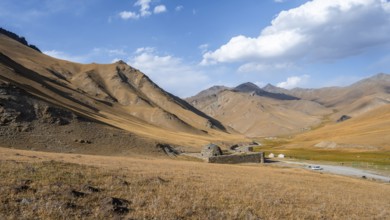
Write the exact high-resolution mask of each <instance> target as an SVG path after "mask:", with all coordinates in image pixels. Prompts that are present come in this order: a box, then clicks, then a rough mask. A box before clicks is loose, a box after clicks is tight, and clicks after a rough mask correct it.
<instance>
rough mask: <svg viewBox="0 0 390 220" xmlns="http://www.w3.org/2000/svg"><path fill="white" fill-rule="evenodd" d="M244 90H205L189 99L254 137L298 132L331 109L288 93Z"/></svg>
mask: <svg viewBox="0 0 390 220" xmlns="http://www.w3.org/2000/svg"><path fill="white" fill-rule="evenodd" d="M246 85H248V84H246ZM244 86H245V85H244ZM250 86H251V87H252V86H254V85H250ZM236 88H243V86H242V85H240V86H239V87H236ZM252 88H253V87H252ZM242 91H243V92H242ZM242 91H237V89H223V90H213V91H209V92H206V91H203V92H202V93H200V94H199V95H197V96H194V97H191V98H188V99H187V100H188V101H189V102H190V103H191V104H193V105H194V106H195V107H196V108H198V109H200V110H202V111H203V112H205V113H207V114H208V115H210V116H212V117H215V118H216V119H218V120H220V121H222V122H223V123H225V124H227V125H229V126H230V127H232V128H234V129H235V130H237V131H239V132H241V133H243V134H245V135H247V136H251V137H259V136H275V135H286V134H293V133H299V132H302V131H305V130H308V129H310V128H311V127H312V126H316V125H318V124H320V123H321V122H322V118H323V116H324V115H327V114H330V113H331V112H332V111H331V110H329V109H327V108H325V107H324V106H322V105H320V104H318V103H316V102H312V101H308V100H299V99H296V98H294V97H292V96H288V95H285V94H280V93H266V92H262V91H261V90H260V89H258V90H256V88H254V90H250V89H249V90H242Z"/></svg>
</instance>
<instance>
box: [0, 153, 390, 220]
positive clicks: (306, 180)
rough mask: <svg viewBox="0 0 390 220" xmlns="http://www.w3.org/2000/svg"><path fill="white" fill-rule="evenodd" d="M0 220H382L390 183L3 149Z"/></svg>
mask: <svg viewBox="0 0 390 220" xmlns="http://www.w3.org/2000/svg"><path fill="white" fill-rule="evenodd" d="M0 186H1V188H0V219H20V218H22V219H31V218H40V219H63V218H83V219H85V218H86V219H107V218H115V217H125V218H132V219H145V218H146V219H151V218H155V219H346V218H348V219H386V218H388V216H390V200H389V198H390V185H389V184H388V183H379V182H373V181H369V180H362V179H355V178H349V177H342V176H336V175H331V174H325V173H316V172H310V171H307V170H303V169H296V168H280V167H272V166H271V167H270V166H263V165H258V166H254V165H253V166H243V165H221V164H206V163H201V162H193V161H182V160H173V159H161V158H158V159H156V158H152V157H142V156H138V157H105V156H89V155H78V154H59V153H44V152H37V151H23V150H15V149H8V148H0Z"/></svg>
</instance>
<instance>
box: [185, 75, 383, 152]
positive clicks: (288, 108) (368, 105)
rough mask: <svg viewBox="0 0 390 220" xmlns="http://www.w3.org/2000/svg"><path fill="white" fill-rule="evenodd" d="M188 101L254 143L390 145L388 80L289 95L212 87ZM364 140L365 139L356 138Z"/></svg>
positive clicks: (253, 88)
mask: <svg viewBox="0 0 390 220" xmlns="http://www.w3.org/2000/svg"><path fill="white" fill-rule="evenodd" d="M186 100H187V101H188V102H189V103H191V104H192V105H194V107H196V108H198V109H200V110H201V111H203V112H205V113H206V114H209V115H210V116H212V117H215V118H216V119H218V120H220V121H221V122H223V123H224V124H226V125H228V126H231V127H232V128H234V129H235V130H237V131H239V132H241V133H243V134H245V135H247V136H250V137H273V136H291V135H297V136H296V137H297V139H296V140H295V141H296V142H297V143H302V141H306V140H309V139H312V140H311V141H310V144H311V145H310V146H314V145H315V144H316V143H319V142H321V141H320V140H324V141H325V140H335V141H337V142H343V141H344V142H346V143H353V144H355V145H358V144H360V145H364V144H367V145H369V144H374V145H377V146H387V147H388V146H389V143H390V135H388V134H390V117H384V115H387V114H388V111H389V106H390V105H389V104H390V75H389V74H384V73H380V74H377V75H375V76H372V77H370V78H367V79H363V80H361V81H358V82H356V83H354V84H352V85H350V86H346V87H329V88H320V89H302V88H295V89H291V90H287V89H283V88H279V87H276V86H274V85H271V84H268V85H266V86H265V87H263V88H260V87H258V86H257V85H255V84H253V83H250V82H247V83H243V84H240V85H238V86H237V87H234V88H228V87H225V86H214V87H211V88H209V89H206V90H204V91H202V92H200V93H199V94H197V95H195V96H193V97H189V98H187V99H186ZM374 112H376V113H377V114H374ZM379 118H381V120H379ZM348 119H351V120H350V121H348V122H344V120H348ZM351 123H352V124H351ZM358 124H359V129H356V130H354V128H355V126H357V125H358ZM324 126H325V128H322V127H324ZM319 128H320V129H319ZM326 128H327V129H330V130H332V131H336V130H338V131H339V134H343V135H341V136H340V137H339V138H335V137H337V136H338V135H335V134H334V132H330V131H329V130H327V129H326ZM370 129H371V130H370ZM312 130H315V132H314V131H312ZM352 130H353V131H354V132H355V134H354V135H352V133H354V132H352ZM349 131H351V132H349ZM302 133H304V134H305V135H303V134H302ZM331 133H332V134H333V135H330V134H331ZM311 134H313V138H311ZM314 134H315V135H314ZM360 135H361V136H364V137H365V138H357V136H360ZM345 136H351V137H349V138H345ZM298 137H300V138H298ZM336 139H337V140H336ZM297 145H299V144H296V145H295V146H297Z"/></svg>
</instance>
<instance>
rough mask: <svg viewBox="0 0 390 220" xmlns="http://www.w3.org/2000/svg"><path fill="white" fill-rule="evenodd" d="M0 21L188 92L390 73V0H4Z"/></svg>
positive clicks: (45, 44) (82, 57)
mask: <svg viewBox="0 0 390 220" xmlns="http://www.w3.org/2000/svg"><path fill="white" fill-rule="evenodd" d="M0 26H1V27H3V28H6V29H8V30H10V31H13V32H15V33H17V34H19V35H22V36H25V37H26V38H27V40H28V41H29V42H30V43H32V44H35V45H37V46H38V47H39V48H40V49H41V50H42V51H44V52H45V53H46V54H49V55H51V56H54V57H57V58H62V59H67V60H71V61H75V62H80V63H91V62H97V63H111V62H115V61H116V60H119V59H121V60H124V61H125V62H127V63H128V64H129V65H132V66H134V67H135V68H138V69H140V70H141V71H143V72H144V73H145V74H147V75H148V76H149V77H150V78H151V79H152V80H154V81H155V82H156V83H157V84H158V85H160V86H161V87H162V88H164V89H165V90H167V91H169V92H171V93H173V94H175V95H178V96H180V97H187V96H191V95H194V94H196V93H197V92H199V91H200V90H202V89H205V88H208V87H210V86H212V85H227V86H235V85H238V84H240V83H243V82H247V81H251V82H254V83H256V84H258V85H259V86H264V85H265V84H266V83H272V84H274V85H278V86H281V87H285V88H293V87H310V88H312V87H314V88H315V87H323V86H342V85H348V84H350V83H353V82H355V81H357V80H359V79H362V78H365V77H368V76H371V75H374V74H376V73H379V72H385V73H389V72H390V71H389V69H390V50H389V49H390V37H388V36H390V3H389V2H388V1H387V0H332V1H329V0H312V1H304V0H214V1H208V0H196V1H195V0H192V1H190V0H115V1H108V0H23V1H18V2H17V3H15V0H0Z"/></svg>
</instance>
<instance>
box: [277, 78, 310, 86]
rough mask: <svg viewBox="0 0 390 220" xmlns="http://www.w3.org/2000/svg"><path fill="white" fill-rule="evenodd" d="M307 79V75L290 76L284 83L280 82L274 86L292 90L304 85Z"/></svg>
mask: <svg viewBox="0 0 390 220" xmlns="http://www.w3.org/2000/svg"><path fill="white" fill-rule="evenodd" d="M309 78H310V76H309V75H303V76H291V77H288V78H287V80H286V81H285V82H280V83H278V84H277V85H276V86H278V87H280V88H284V89H293V88H296V87H297V86H301V85H304V84H305V83H306V82H307V81H308V79H309Z"/></svg>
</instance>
